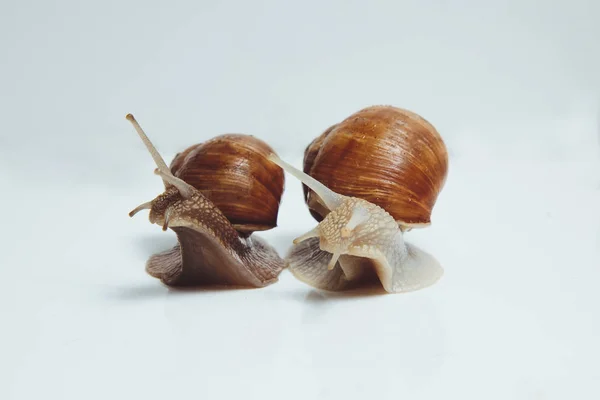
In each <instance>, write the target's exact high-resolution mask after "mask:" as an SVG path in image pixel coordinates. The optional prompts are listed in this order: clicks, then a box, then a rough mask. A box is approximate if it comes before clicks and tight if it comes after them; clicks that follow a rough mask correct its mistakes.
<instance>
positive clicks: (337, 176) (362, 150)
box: [269, 106, 448, 293]
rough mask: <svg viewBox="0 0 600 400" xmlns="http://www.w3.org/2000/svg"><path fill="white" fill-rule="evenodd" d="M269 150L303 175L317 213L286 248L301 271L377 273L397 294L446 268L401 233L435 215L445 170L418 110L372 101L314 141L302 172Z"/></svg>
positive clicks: (362, 276) (333, 283)
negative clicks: (314, 223)
mask: <svg viewBox="0 0 600 400" xmlns="http://www.w3.org/2000/svg"><path fill="white" fill-rule="evenodd" d="M269 158H270V159H271V161H273V162H274V163H275V164H277V165H279V166H280V167H282V168H283V169H284V170H286V171H287V172H288V173H290V174H292V175H293V176H295V177H296V178H298V179H299V180H300V181H301V182H302V184H303V188H304V197H305V202H306V204H307V205H308V207H309V210H310V212H311V214H312V216H313V217H314V218H315V219H316V220H317V222H318V225H317V226H316V227H315V228H314V229H312V230H311V231H309V232H307V233H306V234H304V235H302V236H300V237H298V238H297V239H295V240H294V247H293V248H292V250H291V251H290V253H289V254H288V256H287V261H288V264H289V269H290V271H291V272H292V273H293V274H294V275H295V276H296V277H297V278H298V279H300V280H302V281H304V282H306V283H308V284H310V285H312V286H314V287H317V288H321V289H326V290H332V291H336V290H344V289H350V288H354V287H357V286H360V285H362V284H366V283H372V282H377V281H379V282H380V283H381V285H382V286H383V288H384V289H385V291H387V292H390V293H398V292H408V291H413V290H417V289H421V288H424V287H427V286H430V285H432V284H433V283H435V282H436V281H438V280H439V278H440V277H441V276H442V275H443V269H442V267H441V266H440V264H439V263H438V261H437V260H436V259H435V258H434V257H433V256H431V255H430V254H428V253H427V252H425V251H423V250H421V249H420V248H418V247H417V246H414V245H411V244H409V243H406V242H405V241H404V232H405V231H408V230H411V229H413V228H419V227H425V226H428V225H430V224H431V212H432V209H433V206H434V204H435V202H436V200H437V197H438V195H439V193H440V191H441V190H442V188H443V186H444V184H445V180H446V175H447V171H448V153H447V150H446V147H445V144H444V142H443V140H442V138H441V136H440V135H439V133H438V132H437V131H436V130H435V128H434V127H433V126H432V125H431V124H430V123H429V122H427V121H426V120H424V119H423V118H422V117H420V116H419V115H417V114H415V113H413V112H410V111H408V110H404V109H400V108H396V107H391V106H373V107H368V108H365V109H362V110H360V111H358V112H356V113H354V114H352V115H351V116H349V117H348V118H346V119H345V120H344V121H342V122H340V123H339V124H335V125H333V126H331V127H330V128H328V129H327V130H326V131H325V132H323V134H321V135H320V136H319V137H318V138H316V139H315V140H313V141H312V143H310V145H309V146H308V147H307V148H306V150H305V153H304V167H303V171H300V170H299V169H296V168H295V167H293V166H291V165H290V164H288V163H286V162H285V161H283V160H281V159H280V158H279V157H278V156H277V155H275V154H271V155H270V156H269Z"/></svg>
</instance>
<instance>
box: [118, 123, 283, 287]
mask: <svg viewBox="0 0 600 400" xmlns="http://www.w3.org/2000/svg"><path fill="white" fill-rule="evenodd" d="M127 119H128V120H129V121H130V122H131V123H132V124H133V126H134V128H135V130H136V132H137V133H138V135H139V136H140V138H141V139H142V141H143V142H144V144H145V146H146V147H147V149H148V151H149V152H150V154H151V155H152V158H153V159H154V162H155V163H156V167H157V168H156V169H155V173H156V174H157V175H159V176H160V177H161V178H162V179H163V182H164V185H165V191H164V193H162V194H160V195H158V196H157V197H156V198H155V199H154V200H152V201H149V202H146V203H143V204H141V205H139V206H138V207H136V208H135V209H133V210H132V211H131V212H130V213H129V215H130V216H131V217H132V216H133V215H135V214H136V213H138V212H139V211H141V210H144V209H149V210H150V215H149V219H150V222H151V223H153V224H157V225H160V226H162V229H163V230H167V228H170V229H172V230H173V231H174V232H175V233H176V235H177V239H178V244H177V245H176V246H175V247H174V248H173V249H171V250H168V251H165V252H162V253H159V254H155V255H153V256H151V257H150V259H149V260H148V261H147V263H146V272H147V273H148V274H150V275H151V276H153V277H155V278H158V279H160V280H161V281H162V282H163V283H165V284H166V285H169V286H204V285H226V286H245V287H264V286H267V285H270V284H272V283H274V282H276V281H277V280H278V276H279V274H280V272H281V271H282V270H283V269H284V268H285V262H284V261H283V260H282V259H281V257H280V256H279V255H278V254H277V252H276V250H275V249H274V248H273V247H271V246H270V245H268V244H267V243H265V242H264V241H263V240H262V239H260V238H258V237H255V235H252V232H253V231H259V230H267V229H271V228H273V227H275V226H276V224H277V214H278V211H279V202H280V200H281V196H282V193H283V189H284V175H283V171H282V170H281V169H280V168H278V167H277V166H274V165H273V164H272V163H271V162H269V161H268V158H267V157H268V156H269V154H271V153H272V152H273V150H272V149H271V147H269V146H268V145H267V144H266V143H264V142H263V141H261V140H260V139H258V138H255V137H253V136H250V135H237V134H236V135H233V134H229V135H220V136H217V137H215V138H213V139H211V140H209V141H207V142H204V143H200V144H197V145H194V146H190V147H189V148H187V149H186V150H185V151H183V152H181V153H179V154H177V155H176V156H175V158H174V159H173V161H172V162H171V165H170V167H169V166H167V164H166V163H165V161H164V160H163V158H162V157H161V156H160V154H159V153H158V151H157V150H156V148H155V147H154V145H153V144H152V143H151V142H150V140H149V139H148V137H147V136H146V134H145V133H144V131H143V130H142V128H141V127H140V125H139V124H138V123H137V121H136V120H135V118H134V117H133V115H131V114H128V115H127Z"/></svg>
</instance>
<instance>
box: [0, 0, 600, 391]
mask: <svg viewBox="0 0 600 400" xmlns="http://www.w3.org/2000/svg"><path fill="white" fill-rule="evenodd" d="M82 4H83V3H81V4H80V3H79V2H72V3H69V2H60V3H56V2H52V3H50V2H48V3H47V2H41V1H37V2H18V3H17V2H14V3H10V4H3V5H2V12H0V33H1V34H0V45H1V47H2V54H1V55H0V57H1V61H2V62H1V63H0V71H1V72H2V74H1V75H0V89H1V90H0V106H1V109H2V118H0V167H1V168H2V171H3V172H2V173H0V187H2V188H3V195H2V197H0V208H1V209H2V210H3V211H4V213H3V223H2V226H3V229H2V233H1V235H2V238H1V241H0V242H1V243H2V251H1V252H0V268H1V271H2V275H3V282H4V285H3V290H2V291H0V315H1V316H2V327H1V329H0V338H1V340H0V398H1V399H11V400H17V399H18V400H21V399H39V398H51V399H106V398H118V399H121V398H122V399H130V398H144V399H148V400H150V399H164V398H167V397H169V398H176V397H178V396H185V397H196V398H207V399H221V398H236V397H244V398H265V399H280V398H288V399H330V398H348V399H351V398H363V399H364V398H378V399H388V398H389V399H399V398H409V399H439V398H460V399H567V398H573V399H578V400H583V399H598V398H599V397H600V383H599V382H600V368H599V367H598V360H599V359H600V345H599V341H598V338H599V337H600V311H599V304H600V295H599V293H600V292H599V291H598V282H600V268H599V267H600V250H599V248H600V207H599V205H600V172H599V171H600V161H599V157H598V155H599V146H598V144H599V141H598V139H599V137H600V135H599V131H598V127H599V124H598V117H597V116H598V114H597V111H598V109H599V108H598V102H597V97H596V95H597V94H598V88H599V84H600V77H599V76H598V74H597V71H598V70H600V55H599V54H598V48H597V44H596V41H597V40H596V39H597V38H598V37H599V35H600V29H599V27H598V25H597V23H596V21H595V20H597V16H598V14H599V5H598V3H597V2H592V1H589V2H585V1H570V2H564V4H563V3H561V2H553V3H549V2H545V3H544V4H543V5H542V4H539V5H538V3H537V2H534V1H520V2H516V1H514V2H505V5H503V6H502V7H497V6H496V7H491V8H489V9H488V8H486V7H489V6H490V5H491V4H492V3H489V4H487V6H486V7H484V6H483V5H479V4H481V2H467V1H460V2H455V4H453V5H452V6H450V5H442V4H441V3H440V4H438V3H434V2H416V1H415V2H394V3H392V2H389V4H386V3H384V2H374V3H373V4H372V5H370V6H369V7H367V8H365V6H364V3H359V2H356V3H351V4H347V5H345V6H342V5H341V3H339V4H336V3H335V2H330V3H327V4H321V3H318V5H317V3H316V2H315V3H314V4H313V5H312V6H311V5H310V4H308V3H307V2H301V3H297V4H295V5H290V4H286V5H285V7H284V6H283V5H279V3H277V4H276V3H274V2H273V3H272V4H269V3H268V2H259V3H254V2H248V3H247V4H246V3H242V2H239V3H227V2H219V3H218V4H217V3H211V4H203V3H199V4H196V2H193V3H192V2H189V3H184V2H175V3H173V4H172V5H170V6H169V7H168V8H161V7H159V6H158V5H157V4H154V3H151V2H143V3H142V2H140V3H139V4H133V3H130V2H110V1H109V2H101V3H100V2H98V3H97V4H96V5H89V4H88V5H85V6H84V5H82ZM345 4H346V3H345ZM392 4H393V5H392ZM376 103H391V104H395V105H398V106H403V107H407V108H410V109H412V110H414V111H416V112H418V113H420V114H421V115H423V116H424V117H425V118H427V119H429V120H430V121H431V122H432V123H433V124H434V125H435V126H436V127H437V128H438V129H439V130H440V132H441V133H442V135H443V136H444V138H445V139H446V141H447V144H448V147H449V150H450V154H451V160H450V162H451V164H450V175H449V178H448V182H447V185H446V187H445V189H444V191H443V192H442V195H441V196H440V198H439V200H438V203H437V205H436V208H435V211H434V215H433V226H432V227H431V228H428V229H424V230H420V231H413V232H410V233H409V234H407V236H406V238H407V240H408V241H411V242H413V243H415V244H418V245H420V246H422V247H423V248H424V249H427V250H428V251H429V252H431V253H432V254H434V255H435V256H436V257H437V258H438V259H439V260H440V261H441V263H442V264H443V266H444V268H445V271H446V273H445V275H444V277H443V278H442V280H441V281H440V282H439V283H438V284H436V285H435V286H433V287H431V288H429V289H426V290H422V291H419V292H415V293H410V294H404V295H383V296H373V295H361V294H360V293H359V294H354V295H333V294H326V293H323V292H320V291H317V290H313V289H311V288H310V287H307V286H306V285H304V284H302V283H300V282H298V281H296V280H295V279H294V278H293V277H292V276H291V275H290V274H289V273H288V272H287V271H284V272H283V273H282V275H281V278H280V282H279V283H277V284H274V285H272V286H269V287H267V288H265V289H258V290H243V291H211V290H207V291H191V292H181V291H172V290H169V289H167V288H165V287H164V286H162V285H161V284H160V283H159V282H158V281H156V280H155V279H153V278H151V277H149V276H147V275H146V274H145V273H144V271H143V265H144V262H145V260H146V258H147V257H148V256H149V255H150V254H152V253H153V252H156V251H159V250H163V249H166V248H168V247H170V246H171V245H172V244H173V243H174V240H175V238H174V235H173V234H172V233H170V232H169V233H164V232H162V231H161V230H160V228H159V227H157V226H152V225H150V224H149V223H148V221H147V219H146V218H145V216H144V215H143V214H142V215H139V216H137V217H136V218H135V219H133V220H132V219H129V218H128V217H127V212H128V211H129V210H130V209H131V208H132V207H134V206H135V205H137V204H139V203H140V202H141V201H145V200H148V199H150V198H152V197H153V196H155V195H156V194H157V193H158V192H159V190H160V189H161V183H160V180H159V179H158V178H157V177H155V176H153V175H152V169H153V166H152V162H151V160H150V157H149V156H148V155H147V154H146V153H145V150H144V148H143V146H142V145H141V143H139V141H138V139H137V138H136V136H135V134H134V132H133V131H132V129H131V127H130V126H129V125H128V123H127V121H125V119H124V115H125V114H126V113H127V112H133V113H135V114H136V116H137V117H138V119H139V120H140V122H141V123H142V125H143V126H144V127H145V128H146V129H147V131H148V133H149V135H150V136H151V138H152V139H153V140H154V141H155V143H156V144H157V146H158V147H159V149H160V150H161V151H162V152H163V154H164V155H165V157H166V158H169V159H170V157H172V156H173V154H174V153H175V152H176V151H179V150H181V149H182V148H183V147H185V146H187V145H189V144H192V143H194V142H198V141H202V140H205V139H207V138H209V137H211V136H214V135H216V134H218V133H223V132H245V133H253V134H255V135H257V136H259V137H261V138H262V139H264V140H267V141H268V142H269V143H272V144H273V146H274V147H275V148H276V149H277V150H278V151H279V152H280V154H282V155H283V156H284V157H286V158H287V159H288V160H290V161H291V162H293V163H294V164H295V165H297V166H299V165H300V157H301V154H302V151H303V150H304V146H306V144H307V143H308V142H309V141H310V140H311V139H312V138H313V137H314V136H316V135H317V134H319V133H320V132H321V131H322V130H323V129H325V128H326V127H327V126H329V125H330V124H331V123H333V122H336V121H338V120H339V119H341V118H343V117H345V116H347V115H349V114H350V113H352V112H354V111H356V110H358V109H360V108H361V107H363V106H366V105H370V104H376ZM286 178H287V190H286V192H285V194H284V199H283V203H282V207H281V212H280V218H279V227H278V228H276V229H274V230H272V231H270V232H267V233H264V234H262V236H263V237H265V238H267V239H268V240H269V241H270V242H271V243H272V244H274V245H275V246H276V247H277V249H278V250H279V251H280V252H281V253H282V254H284V253H285V252H286V251H287V249H288V248H289V246H290V243H291V239H292V238H293V237H294V236H296V235H297V234H299V233H301V232H303V231H306V230H307V229H308V228H310V227H312V226H313V224H314V222H313V221H312V219H311V218H310V217H309V214H308V212H307V211H306V208H305V207H304V205H303V203H302V200H301V195H300V185H299V183H298V182H297V181H295V180H294V179H293V178H292V177H290V176H286Z"/></svg>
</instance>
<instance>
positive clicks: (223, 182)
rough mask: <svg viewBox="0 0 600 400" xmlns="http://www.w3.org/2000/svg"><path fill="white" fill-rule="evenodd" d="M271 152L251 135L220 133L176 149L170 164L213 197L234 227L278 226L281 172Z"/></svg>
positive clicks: (243, 229) (177, 173)
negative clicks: (180, 150) (270, 158)
mask: <svg viewBox="0 0 600 400" xmlns="http://www.w3.org/2000/svg"><path fill="white" fill-rule="evenodd" d="M272 152H273V149H271V147H270V146H268V145H267V144H266V143H265V142H263V141H262V140H260V139H258V138H256V137H254V136H251V135H241V134H225V135H220V136H217V137H215V138H213V139H211V140H208V141H206V142H204V143H200V144H196V145H194V146H190V147H189V148H187V149H186V150H184V151H182V152H181V153H179V154H177V155H176V156H175V158H174V159H173V161H172V162H171V165H170V168H171V171H172V172H173V175H175V176H177V177H179V178H181V179H183V180H184V181H186V182H187V183H189V184H190V185H192V186H194V187H195V188H196V189H198V190H199V191H200V192H202V194H203V195H204V196H206V197H207V198H208V199H209V200H210V201H211V202H213V203H214V204H215V205H216V206H217V207H218V208H219V210H221V211H222V212H223V214H225V216H226V217H227V218H228V219H229V221H230V222H231V223H232V224H233V225H234V227H235V228H236V229H237V230H238V231H239V232H241V233H246V234H249V233H252V232H254V231H263V230H268V229H271V228H274V227H275V226H277V215H278V212H279V204H280V201H281V195H282V193H283V189H284V175H283V171H282V170H281V168H279V167H278V166H277V165H275V164H273V163H272V162H270V161H269V160H268V159H267V156H268V155H269V154H270V153H272Z"/></svg>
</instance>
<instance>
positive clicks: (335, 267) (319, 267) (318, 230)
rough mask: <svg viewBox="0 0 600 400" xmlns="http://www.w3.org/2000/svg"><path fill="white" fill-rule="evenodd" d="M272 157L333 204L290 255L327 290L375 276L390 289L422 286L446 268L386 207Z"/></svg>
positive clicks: (299, 274)
mask: <svg viewBox="0 0 600 400" xmlns="http://www.w3.org/2000/svg"><path fill="white" fill-rule="evenodd" d="M270 159H271V160H272V161H273V162H274V163H276V164H278V165H279V166H280V167H282V168H283V169H285V170H286V171H288V172H289V173H291V174H292V175H294V176H296V177H297V178H298V179H300V180H301V181H302V182H303V183H304V184H306V185H307V186H308V187H309V188H310V189H311V190H312V191H313V192H315V195H316V196H318V197H319V203H320V204H321V206H322V207H324V208H326V209H327V210H328V212H327V214H326V216H325V217H324V218H323V219H322V220H321V222H319V224H318V225H317V226H316V227H315V228H314V229H312V230H311V231H309V232H307V233H305V234H304V235H302V236H300V237H299V238H297V239H296V240H294V247H293V248H292V249H291V251H290V253H289V254H288V256H287V258H286V259H287V261H288V266H289V269H290V271H291V272H292V274H294V276H296V278H298V279H299V280H301V281H303V282H305V283H307V284H309V285H311V286H314V287H317V288H320V289H326V290H332V291H336V290H344V289H350V288H354V287H357V286H362V285H363V284H365V283H368V282H372V281H373V275H374V274H373V272H374V273H375V275H376V276H377V278H378V280H379V282H380V283H381V285H382V286H383V288H384V289H385V291H386V292H388V293H401V292H409V291H414V290H418V289H422V288H425V287H428V286H431V285H432V284H434V283H435V282H437V281H438V280H439V279H440V277H441V276H442V275H443V269H442V267H441V266H440V264H439V263H438V262H437V260H436V259H435V258H433V257H432V256H431V255H429V254H428V253H426V252H424V251H423V250H421V249H419V248H417V247H415V246H413V245H410V244H407V243H405V242H404V238H403V232H402V230H401V229H400V226H399V225H398V223H397V222H396V220H395V219H394V218H393V217H392V216H391V215H390V214H389V213H388V212H387V211H386V210H384V209H383V208H381V207H379V206H378V205H376V204H373V203H370V202H368V201H366V200H363V199H359V198H356V197H350V196H343V195H340V194H339V193H335V192H334V191H332V190H330V189H329V188H327V187H326V186H325V185H323V184H322V183H321V182H319V181H318V180H316V179H314V178H312V177H310V176H309V175H307V174H305V173H303V172H302V171H300V170H297V169H295V168H294V167H292V166H291V165H289V164H287V163H286V162H285V161H283V160H281V159H279V158H278V157H277V156H275V155H272V156H271V157H270Z"/></svg>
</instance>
